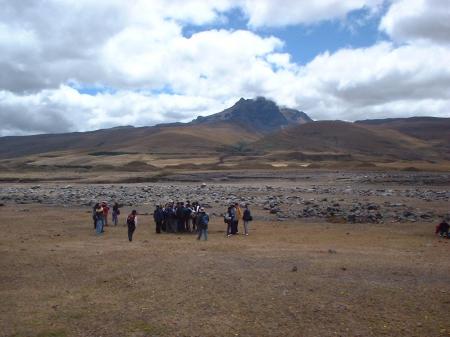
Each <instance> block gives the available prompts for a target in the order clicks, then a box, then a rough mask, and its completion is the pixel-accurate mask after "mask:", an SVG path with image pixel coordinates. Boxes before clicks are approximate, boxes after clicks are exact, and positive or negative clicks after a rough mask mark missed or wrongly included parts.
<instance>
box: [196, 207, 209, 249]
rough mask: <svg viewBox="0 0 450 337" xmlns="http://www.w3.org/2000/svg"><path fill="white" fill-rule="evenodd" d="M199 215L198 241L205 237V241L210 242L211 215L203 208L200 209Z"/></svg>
mask: <svg viewBox="0 0 450 337" xmlns="http://www.w3.org/2000/svg"><path fill="white" fill-rule="evenodd" d="M199 212H200V213H199V215H198V222H197V224H198V229H199V231H198V237H197V240H200V239H201V238H202V236H205V241H206V240H208V223H209V215H208V214H207V213H205V209H204V208H203V207H201V208H200V211H199Z"/></svg>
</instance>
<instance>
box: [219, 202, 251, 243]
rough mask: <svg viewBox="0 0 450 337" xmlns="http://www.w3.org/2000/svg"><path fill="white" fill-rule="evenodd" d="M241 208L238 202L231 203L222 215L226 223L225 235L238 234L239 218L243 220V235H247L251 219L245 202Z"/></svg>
mask: <svg viewBox="0 0 450 337" xmlns="http://www.w3.org/2000/svg"><path fill="white" fill-rule="evenodd" d="M242 207H243V208H244V209H243V210H242V208H241V205H239V203H237V202H236V203H234V204H231V205H230V206H229V207H228V210H227V212H226V213H225V215H224V222H225V223H226V224H227V237H230V236H232V235H236V234H239V220H241V219H242V221H243V222H244V235H248V232H249V223H250V221H252V220H253V217H252V215H251V213H250V209H249V207H248V205H247V204H243V205H242Z"/></svg>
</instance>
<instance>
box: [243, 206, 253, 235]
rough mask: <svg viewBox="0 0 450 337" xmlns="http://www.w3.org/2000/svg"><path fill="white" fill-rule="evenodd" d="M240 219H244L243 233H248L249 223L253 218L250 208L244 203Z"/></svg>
mask: <svg viewBox="0 0 450 337" xmlns="http://www.w3.org/2000/svg"><path fill="white" fill-rule="evenodd" d="M242 220H243V221H244V235H248V230H249V227H250V226H249V223H250V221H252V220H253V217H252V214H251V213H250V209H249V208H248V205H247V204H246V205H245V208H244V214H243V215H242Z"/></svg>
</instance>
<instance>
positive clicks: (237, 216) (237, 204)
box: [233, 202, 242, 234]
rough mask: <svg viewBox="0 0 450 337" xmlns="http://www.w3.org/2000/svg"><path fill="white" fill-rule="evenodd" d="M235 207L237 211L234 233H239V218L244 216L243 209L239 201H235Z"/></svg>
mask: <svg viewBox="0 0 450 337" xmlns="http://www.w3.org/2000/svg"><path fill="white" fill-rule="evenodd" d="M234 209H235V212H236V215H235V218H234V223H233V226H234V230H233V232H234V233H233V234H239V219H241V218H242V211H241V207H240V206H239V203H237V202H236V203H235V204H234Z"/></svg>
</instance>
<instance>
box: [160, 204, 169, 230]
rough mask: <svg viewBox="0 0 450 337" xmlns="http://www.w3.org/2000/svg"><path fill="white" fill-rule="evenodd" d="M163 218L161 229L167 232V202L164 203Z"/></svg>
mask: <svg viewBox="0 0 450 337" xmlns="http://www.w3.org/2000/svg"><path fill="white" fill-rule="evenodd" d="M161 211H162V215H163V220H162V222H161V230H162V231H163V232H167V224H168V217H167V204H165V205H164V207H163V208H162V209H161Z"/></svg>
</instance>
